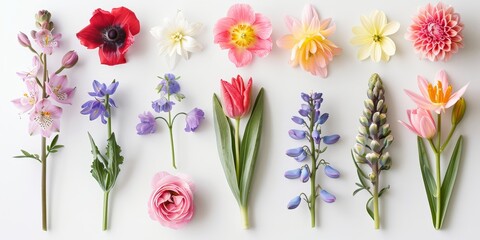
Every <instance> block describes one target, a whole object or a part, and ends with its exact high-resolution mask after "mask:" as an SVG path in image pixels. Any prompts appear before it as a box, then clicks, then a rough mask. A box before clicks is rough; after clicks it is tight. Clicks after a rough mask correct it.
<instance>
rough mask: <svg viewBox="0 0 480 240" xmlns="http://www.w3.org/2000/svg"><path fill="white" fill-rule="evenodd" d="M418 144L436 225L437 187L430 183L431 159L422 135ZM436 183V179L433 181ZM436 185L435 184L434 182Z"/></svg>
mask: <svg viewBox="0 0 480 240" xmlns="http://www.w3.org/2000/svg"><path fill="white" fill-rule="evenodd" d="M417 145H418V158H419V160H420V170H421V172H422V178H423V184H424V185H425V192H426V193H427V199H428V205H429V206H430V213H431V214H432V222H433V224H434V225H435V219H436V215H435V209H436V207H435V197H434V194H435V192H436V191H435V190H436V189H435V188H433V187H432V184H431V183H430V182H431V180H429V179H433V175H432V170H431V168H430V160H429V159H428V154H427V152H426V150H425V144H424V143H423V139H422V138H421V137H417ZM433 182H434V183H435V181H433ZM433 186H435V184H433Z"/></svg>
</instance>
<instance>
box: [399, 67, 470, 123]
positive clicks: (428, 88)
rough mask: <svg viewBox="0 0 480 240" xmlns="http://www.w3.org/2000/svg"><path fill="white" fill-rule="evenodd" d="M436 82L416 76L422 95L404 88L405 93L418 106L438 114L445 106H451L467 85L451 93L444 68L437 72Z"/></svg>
mask: <svg viewBox="0 0 480 240" xmlns="http://www.w3.org/2000/svg"><path fill="white" fill-rule="evenodd" d="M435 79H437V84H436V85H433V84H432V83H429V82H427V80H426V79H425V78H423V77H422V76H418V78H417V81H418V87H419V88H420V92H421V93H422V95H418V94H416V93H414V92H412V91H409V90H405V92H406V93H407V95H408V96H409V97H410V98H411V99H412V100H413V101H414V102H415V103H416V104H417V106H418V107H419V108H423V109H426V110H432V111H435V112H436V113H437V114H440V113H441V112H442V111H443V112H445V109H446V108H449V107H451V106H453V105H454V104H455V103H456V102H457V101H458V100H459V99H460V97H462V95H463V94H464V93H465V90H466V89H467V87H468V84H467V85H465V86H463V87H462V88H460V90H458V91H457V92H455V93H452V92H453V90H452V86H451V85H450V83H449V82H448V79H447V74H446V73H445V71H444V70H441V71H440V72H438V73H437V76H436V78H435Z"/></svg>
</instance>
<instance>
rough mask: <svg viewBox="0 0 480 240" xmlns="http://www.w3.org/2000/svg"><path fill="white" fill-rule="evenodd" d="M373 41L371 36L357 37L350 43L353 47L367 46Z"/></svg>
mask: <svg viewBox="0 0 480 240" xmlns="http://www.w3.org/2000/svg"><path fill="white" fill-rule="evenodd" d="M372 41H373V39H372V36H370V35H357V36H355V37H353V38H352V40H350V43H351V44H353V45H365V44H369V45H370V43H371V42H372Z"/></svg>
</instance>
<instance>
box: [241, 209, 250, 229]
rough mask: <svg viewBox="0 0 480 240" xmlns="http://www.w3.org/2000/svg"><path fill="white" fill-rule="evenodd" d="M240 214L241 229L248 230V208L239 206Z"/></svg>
mask: <svg viewBox="0 0 480 240" xmlns="http://www.w3.org/2000/svg"><path fill="white" fill-rule="evenodd" d="M240 212H241V213H242V220H243V229H248V228H249V227H250V224H249V222H248V207H247V206H243V205H241V206H240Z"/></svg>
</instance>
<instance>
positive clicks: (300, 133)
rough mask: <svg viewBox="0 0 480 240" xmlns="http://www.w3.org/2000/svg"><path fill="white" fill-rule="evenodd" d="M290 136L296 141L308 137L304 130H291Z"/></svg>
mask: <svg viewBox="0 0 480 240" xmlns="http://www.w3.org/2000/svg"><path fill="white" fill-rule="evenodd" d="M288 135H290V137H291V138H293V139H295V140H302V139H304V138H305V137H306V136H307V133H306V132H305V131H304V130H295V129H291V130H289V131H288Z"/></svg>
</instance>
